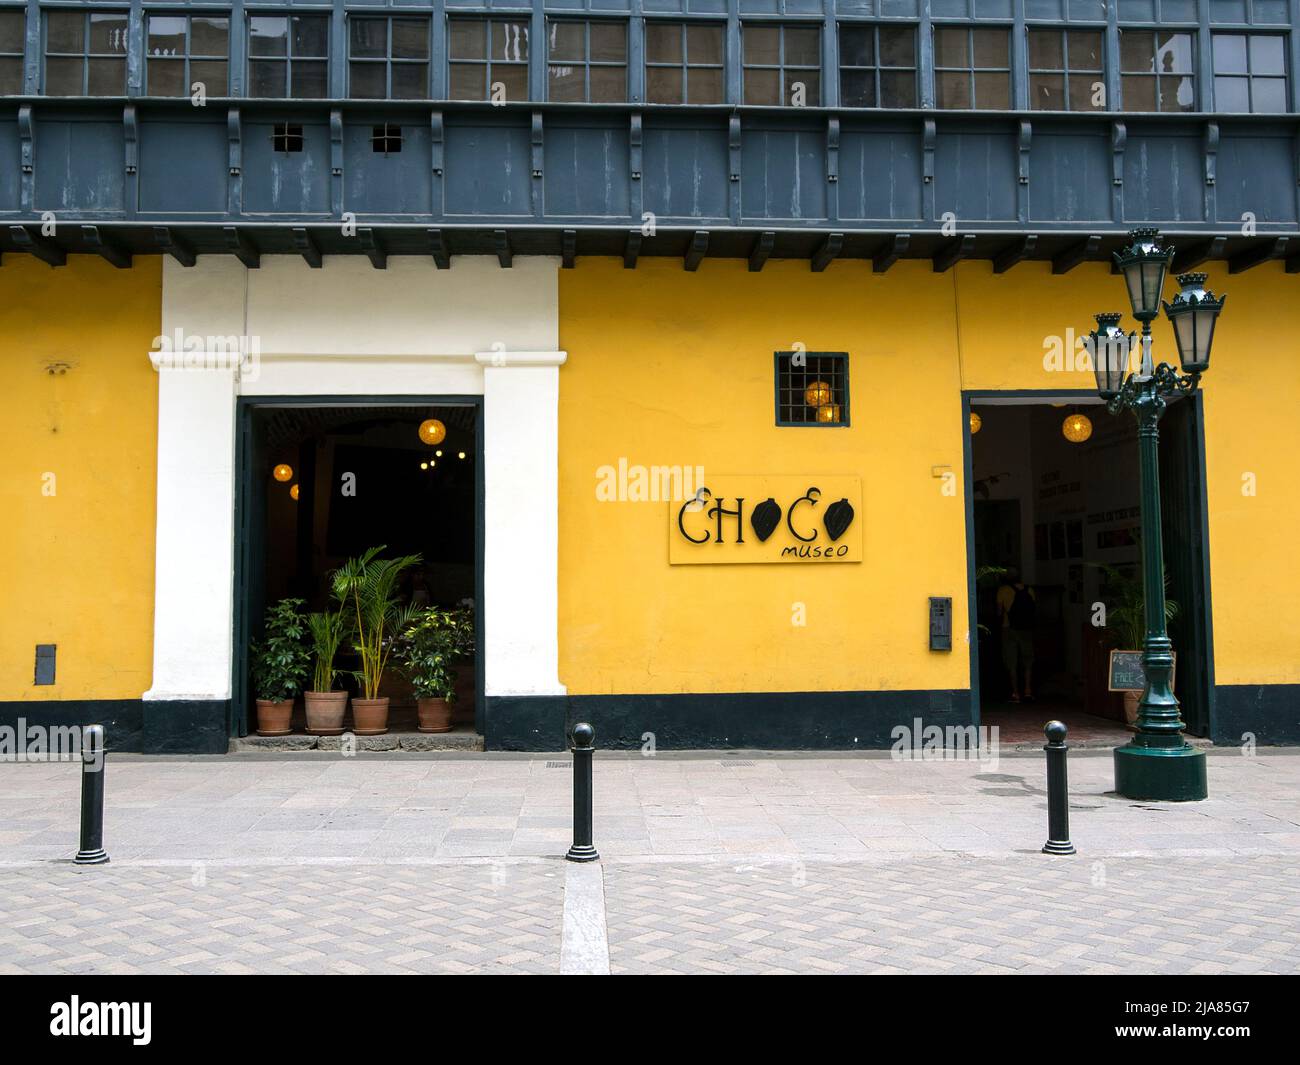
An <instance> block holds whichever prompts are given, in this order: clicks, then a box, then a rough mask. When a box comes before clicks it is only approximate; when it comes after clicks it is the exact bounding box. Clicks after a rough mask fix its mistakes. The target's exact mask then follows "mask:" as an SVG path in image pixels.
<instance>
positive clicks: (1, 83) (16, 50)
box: [0, 8, 26, 96]
mask: <svg viewBox="0 0 1300 1065" xmlns="http://www.w3.org/2000/svg"><path fill="white" fill-rule="evenodd" d="M25 27H26V18H25V13H24V11H23V10H22V9H21V8H19V9H17V10H15V9H13V8H8V9H6V10H3V11H0V96H20V95H21V94H22V91H23V30H24V28H25Z"/></svg>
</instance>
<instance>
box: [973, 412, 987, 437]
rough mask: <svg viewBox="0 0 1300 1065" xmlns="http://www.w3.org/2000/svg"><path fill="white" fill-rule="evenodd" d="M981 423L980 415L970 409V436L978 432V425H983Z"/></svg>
mask: <svg viewBox="0 0 1300 1065" xmlns="http://www.w3.org/2000/svg"><path fill="white" fill-rule="evenodd" d="M983 424H984V419H983V418H981V417H980V416H979V415H978V414H976V413H975V412H974V411H971V412H970V432H971V436H974V435H975V434H976V433H978V432H979V431H980V426H981V425H983Z"/></svg>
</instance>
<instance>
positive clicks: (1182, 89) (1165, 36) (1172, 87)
mask: <svg viewBox="0 0 1300 1065" xmlns="http://www.w3.org/2000/svg"><path fill="white" fill-rule="evenodd" d="M1119 56H1120V90H1121V92H1122V93H1123V97H1124V98H1123V104H1124V110H1125V111H1194V110H1195V109H1196V68H1195V66H1194V65H1193V62H1194V61H1193V58H1192V34H1190V33H1182V32H1177V33H1176V32H1173V31H1171V30H1121V31H1120V38H1119Z"/></svg>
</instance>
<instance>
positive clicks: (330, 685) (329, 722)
mask: <svg viewBox="0 0 1300 1065" xmlns="http://www.w3.org/2000/svg"><path fill="white" fill-rule="evenodd" d="M307 628H308V629H309V630H310V631H311V643H312V653H313V655H314V665H313V667H312V683H311V687H310V688H309V689H307V691H305V692H303V693H302V701H303V704H304V705H305V707H306V710H307V731H308V732H310V733H312V734H313V735H317V736H337V735H338V734H339V733H341V732H342V731H343V717H344V714H346V713H347V708H348V693H347V692H345V691H335V690H334V678H335V677H337V676H338V673H339V671H338V670H337V669H335V668H334V657H335V656H336V655H337V654H338V652H339V646H340V645H341V644H342V643H343V637H344V636H345V635H347V622H346V619H345V617H344V614H343V610H342V607H340V608H339V609H338V610H335V611H329V610H326V611H324V612H322V613H319V614H308V615H307Z"/></svg>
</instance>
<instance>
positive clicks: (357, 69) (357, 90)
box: [348, 15, 429, 100]
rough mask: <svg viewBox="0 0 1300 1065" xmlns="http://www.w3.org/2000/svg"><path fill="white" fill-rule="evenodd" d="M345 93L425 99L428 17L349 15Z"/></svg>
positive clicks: (380, 97) (378, 97)
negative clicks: (346, 89)
mask: <svg viewBox="0 0 1300 1065" xmlns="http://www.w3.org/2000/svg"><path fill="white" fill-rule="evenodd" d="M348 93H349V95H351V96H355V97H360V98H362V99H366V100H427V99H428V98H429V20H428V19H427V18H420V17H415V18H407V17H403V18H396V17H394V18H387V17H382V16H380V17H372V16H369V15H365V16H362V15H350V16H349V17H348Z"/></svg>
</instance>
